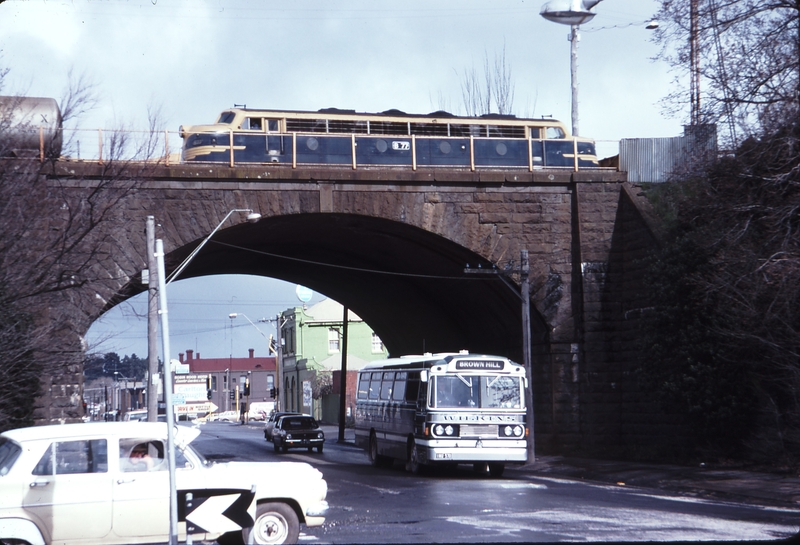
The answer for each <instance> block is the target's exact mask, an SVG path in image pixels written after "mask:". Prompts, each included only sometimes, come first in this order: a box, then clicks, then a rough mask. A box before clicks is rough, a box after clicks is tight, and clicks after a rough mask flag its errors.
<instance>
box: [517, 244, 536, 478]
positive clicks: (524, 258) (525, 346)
mask: <svg viewBox="0 0 800 545" xmlns="http://www.w3.org/2000/svg"><path fill="white" fill-rule="evenodd" d="M519 260H520V269H521V273H520V274H521V275H522V284H521V286H520V292H521V293H520V297H522V359H523V364H524V365H525V375H526V376H527V378H528V389H527V390H525V407H526V409H527V411H526V412H527V418H526V420H527V422H526V424H527V426H526V427H527V429H528V434H529V435H528V463H529V464H532V463H533V461H534V460H535V459H536V458H535V451H534V446H535V445H534V443H535V440H534V435H533V359H532V358H531V283H530V272H531V266H530V262H529V261H528V250H522V251H520V257H519Z"/></svg>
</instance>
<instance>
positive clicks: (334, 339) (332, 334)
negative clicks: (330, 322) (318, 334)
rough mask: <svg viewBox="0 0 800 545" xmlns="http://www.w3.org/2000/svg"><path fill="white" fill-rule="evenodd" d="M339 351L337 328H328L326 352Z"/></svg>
mask: <svg viewBox="0 0 800 545" xmlns="http://www.w3.org/2000/svg"><path fill="white" fill-rule="evenodd" d="M338 351H339V330H338V329H333V328H330V329H329V330H328V352H338Z"/></svg>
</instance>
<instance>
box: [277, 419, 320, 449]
mask: <svg viewBox="0 0 800 545" xmlns="http://www.w3.org/2000/svg"><path fill="white" fill-rule="evenodd" d="M324 443H325V434H324V433H322V430H321V429H319V424H317V421H316V420H314V419H313V418H312V417H310V416H307V415H288V416H282V417H281V418H280V419H278V421H277V422H276V423H275V428H274V429H273V430H272V444H273V445H274V446H275V452H280V451H283V452H286V451H287V450H289V449H290V448H307V449H308V452H311V451H312V450H313V449H314V448H316V449H317V451H318V452H320V453H321V452H322V446H323V444H324Z"/></svg>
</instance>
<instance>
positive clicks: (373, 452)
mask: <svg viewBox="0 0 800 545" xmlns="http://www.w3.org/2000/svg"><path fill="white" fill-rule="evenodd" d="M391 461H392V459H391V458H388V457H386V456H383V455H381V454H378V438H377V437H375V432H372V433H371V434H370V436H369V462H370V463H371V464H372V465H373V466H374V467H387V466H388V465H389V464H390V463H391Z"/></svg>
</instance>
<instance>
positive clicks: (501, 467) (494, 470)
mask: <svg viewBox="0 0 800 545" xmlns="http://www.w3.org/2000/svg"><path fill="white" fill-rule="evenodd" d="M505 470H506V465H505V464H504V463H502V462H494V463H492V462H489V475H491V476H492V477H494V478H496V479H499V478H500V477H502V476H503V472H504V471H505Z"/></svg>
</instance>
